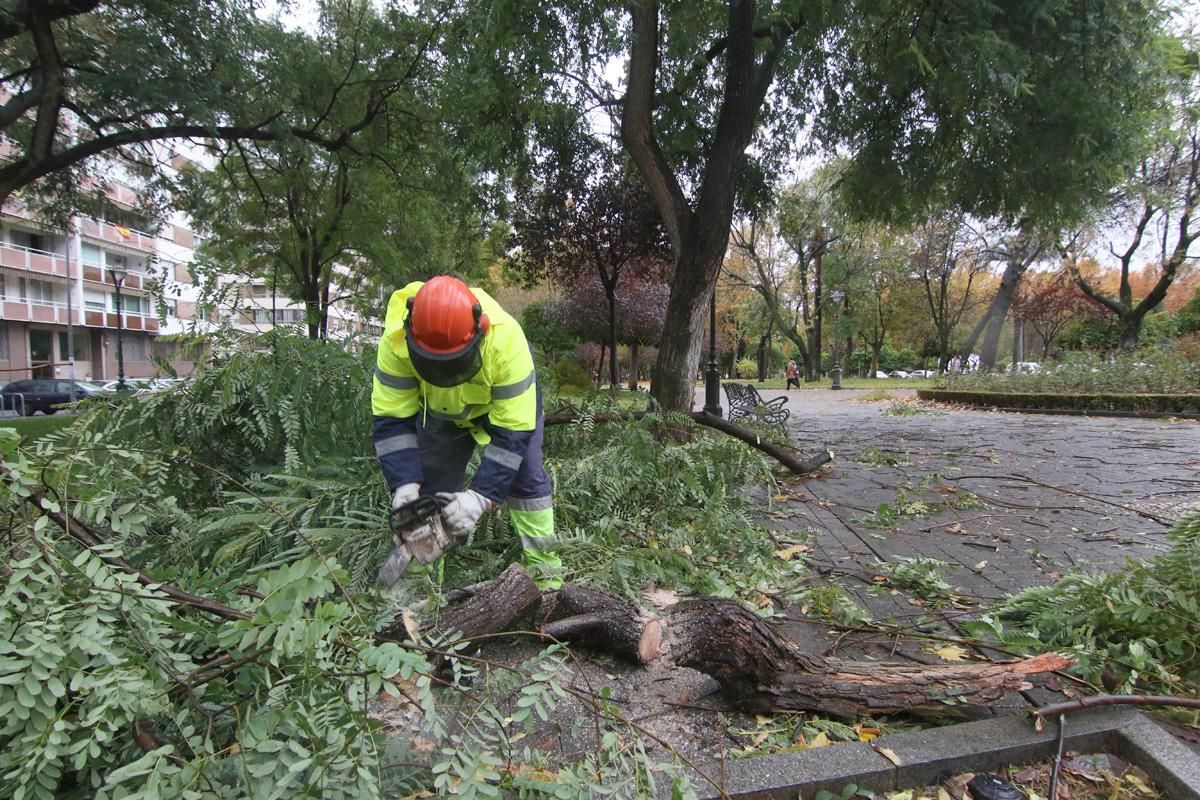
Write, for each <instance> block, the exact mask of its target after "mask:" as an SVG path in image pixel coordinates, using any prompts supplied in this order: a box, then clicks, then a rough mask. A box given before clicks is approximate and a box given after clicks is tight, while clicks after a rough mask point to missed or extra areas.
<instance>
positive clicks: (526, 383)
mask: <svg viewBox="0 0 1200 800" xmlns="http://www.w3.org/2000/svg"><path fill="white" fill-rule="evenodd" d="M422 285H423V284H422V283H421V282H413V283H410V284H408V285H407V286H405V287H404V288H403V289H400V290H398V291H396V292H393V293H392V297H391V300H390V301H389V302H388V309H387V317H386V319H385V321H384V328H383V337H382V338H381V339H380V341H379V351H378V356H377V358H376V362H375V379H374V382H373V386H372V390H371V409H372V412H373V413H374V415H375V424H374V439H375V454H376V456H377V457H378V458H379V466H380V468H381V469H382V470H383V474H384V477H385V478H386V479H387V482H388V486H389V487H390V488H392V489H395V488H396V487H398V486H401V485H403V484H405V483H420V482H421V479H422V471H421V459H420V451H419V449H418V447H417V415H418V414H422V413H424V414H430V415H432V416H436V417H441V418H442V419H447V420H451V421H453V422H454V423H455V424H457V425H459V426H460V427H463V428H466V429H467V430H469V431H470V432H471V435H472V436H473V437H474V438H475V440H476V441H477V442H478V443H479V444H482V445H484V451H483V459H482V460H481V462H480V465H479V470H478V471H477V472H476V473H475V477H474V479H473V480H472V481H471V488H472V489H474V490H475V491H477V492H479V493H480V494H482V495H484V496H485V497H489V498H491V499H492V500H495V501H496V502H503V501H504V499H505V497H507V496H508V490H509V487H510V486H511V485H512V482H513V478H514V477H515V476H516V474H517V469H518V468H519V467H520V466H521V462H522V461H523V460H524V458H525V451H526V450H527V449H528V447H529V440H530V438H531V437H532V436H533V431H534V428H535V427H536V425H537V413H538V411H537V388H536V385H535V384H536V376H535V375H534V370H533V356H532V355H531V354H530V352H529V344H528V342H526V340H525V333H524V331H522V330H521V326H520V325H519V324H518V323H517V321H516V320H515V319H513V318H512V316H511V315H509V313H508V312H506V311H505V310H504V309H503V308H501V307H500V304H499V303H497V302H496V301H495V300H493V299H492V297H491V296H490V295H488V294H487V292H484V291H483V290H482V289H475V288H472V289H471V291H472V292H473V293H474V294H475V297H476V298H477V299H478V300H479V305H480V306H482V308H483V313H484V314H486V315H487V317H488V320H489V323H490V327H489V329H488V332H487V334H486V335H485V336H484V337H483V342H482V343H481V344H480V353H481V357H482V361H483V367H482V368H481V369H480V370H479V372H478V373H477V374H476V375H475V376H474V377H472V378H471V380H470V381H468V382H467V383H463V384H460V385H458V386H452V387H450V388H443V387H440V386H434V385H433V384H430V383H427V382H425V381H423V380H421V378H420V376H418V375H417V373H416V371H415V370H414V369H413V366H412V361H411V360H410V359H409V357H408V344H407V342H406V341H405V338H404V320H405V318H406V317H407V316H408V299H409V298H410V297H412V296H414V295H415V294H416V293H417V290H418V289H420V288H421V286H422Z"/></svg>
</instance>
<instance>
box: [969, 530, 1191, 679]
mask: <svg viewBox="0 0 1200 800" xmlns="http://www.w3.org/2000/svg"><path fill="white" fill-rule="evenodd" d="M1169 537H1170V541H1171V548H1170V550H1168V551H1167V552H1166V553H1164V554H1163V555H1161V556H1159V557H1157V558H1155V559H1153V560H1151V561H1148V562H1136V561H1130V562H1128V563H1127V564H1126V566H1125V569H1124V570H1123V571H1121V572H1115V573H1105V574H1087V573H1071V574H1068V575H1066V576H1065V577H1063V578H1062V579H1061V580H1060V581H1058V582H1057V583H1056V584H1054V585H1053V586H1046V587H1038V588H1034V589H1028V590H1026V591H1024V592H1021V593H1020V594H1018V595H1016V596H1014V597H1012V598H1011V599H1009V600H1008V601H1007V602H1005V603H1004V604H1002V605H1001V606H1000V607H999V608H998V609H996V611H995V613H994V616H993V620H994V621H993V622H992V623H991V624H990V625H989V631H988V632H989V633H993V634H994V633H995V632H996V628H999V632H1000V634H1001V638H1003V639H1006V640H1007V641H1014V642H1020V643H1023V644H1024V645H1026V646H1031V645H1032V646H1036V647H1040V648H1044V649H1069V650H1070V651H1071V652H1072V654H1073V655H1074V656H1075V657H1076V658H1077V659H1078V660H1079V666H1078V669H1079V670H1080V671H1081V672H1082V673H1083V674H1085V675H1086V676H1088V677H1089V678H1091V679H1093V680H1098V679H1099V677H1100V675H1101V673H1102V672H1104V671H1105V669H1106V668H1108V669H1109V671H1110V674H1115V675H1116V676H1117V677H1118V679H1119V681H1120V682H1121V683H1122V685H1123V687H1124V689H1125V690H1126V691H1132V690H1134V689H1135V688H1137V687H1139V685H1143V686H1144V685H1149V686H1153V687H1160V688H1163V689H1164V690H1167V691H1172V692H1183V693H1194V692H1195V690H1196V686H1197V681H1200V509H1197V510H1193V511H1191V512H1189V513H1188V514H1186V515H1184V516H1183V517H1182V518H1180V519H1179V521H1178V522H1176V524H1175V525H1174V526H1173V527H1172V529H1171V531H1170V533H1169ZM1001 626H1003V627H1001Z"/></svg>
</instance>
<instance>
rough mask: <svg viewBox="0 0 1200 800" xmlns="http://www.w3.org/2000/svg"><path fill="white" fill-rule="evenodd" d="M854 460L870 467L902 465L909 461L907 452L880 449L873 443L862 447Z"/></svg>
mask: <svg viewBox="0 0 1200 800" xmlns="http://www.w3.org/2000/svg"><path fill="white" fill-rule="evenodd" d="M854 460H855V461H857V462H858V463H860V464H868V465H870V466H872V467H903V466H907V465H908V463H909V458H908V453H898V452H896V451H895V450H882V449H880V448H878V447H876V446H875V445H869V446H867V447H864V448H863V451H862V452H861V453H859V454H858V457H857V458H855V459H854Z"/></svg>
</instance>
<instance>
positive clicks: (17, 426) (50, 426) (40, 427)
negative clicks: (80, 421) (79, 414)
mask: <svg viewBox="0 0 1200 800" xmlns="http://www.w3.org/2000/svg"><path fill="white" fill-rule="evenodd" d="M74 421H75V415H74V414H55V415H54V416H52V417H47V416H44V415H43V416H40V417H6V418H4V419H0V428H13V429H14V430H16V432H17V433H18V434H20V435H21V436H22V437H23V438H26V439H29V440H31V441H33V440H37V439H40V438H42V437H43V436H45V435H47V434H49V433H53V432H54V431H57V430H59V429H61V428H65V427H67V426H68V425H70V424H71V423H72V422H74Z"/></svg>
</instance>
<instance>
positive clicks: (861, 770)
mask: <svg viewBox="0 0 1200 800" xmlns="http://www.w3.org/2000/svg"><path fill="white" fill-rule="evenodd" d="M1067 718H1068V721H1067V724H1066V727H1065V729H1064V730H1063V737H1062V738H1063V746H1064V750H1069V751H1073V752H1080V753H1099V752H1109V753H1113V754H1115V755H1118V756H1120V757H1122V758H1124V759H1125V760H1126V761H1129V762H1131V763H1133V764H1136V765H1137V766H1139V767H1141V768H1142V769H1143V770H1145V771H1146V773H1147V774H1148V775H1149V776H1150V778H1151V779H1152V780H1153V781H1154V782H1155V784H1156V785H1157V786H1158V788H1159V789H1161V790H1162V791H1163V792H1164V793H1165V796H1167V797H1171V798H1177V799H1178V800H1200V758H1197V757H1196V756H1195V755H1194V754H1192V753H1191V752H1190V751H1189V750H1188V749H1187V748H1185V747H1183V746H1182V745H1181V744H1180V743H1179V742H1177V741H1175V739H1174V738H1173V737H1171V736H1170V735H1169V734H1168V733H1166V732H1165V731H1163V730H1162V729H1161V728H1159V727H1158V726H1157V725H1155V724H1154V723H1153V722H1152V721H1151V720H1150V719H1148V718H1147V717H1145V716H1143V715H1142V714H1140V713H1138V712H1137V711H1135V710H1133V709H1132V708H1128V707H1110V708H1094V709H1088V710H1086V711H1080V712H1076V713H1072V714H1069V715H1067ZM1058 739H1059V730H1058V726H1057V724H1056V723H1055V722H1054V721H1047V723H1046V725H1045V726H1044V727H1043V728H1042V730H1040V731H1039V730H1037V728H1036V727H1035V726H1034V724H1033V721H1032V720H1031V719H1030V718H1029V717H1016V716H1009V717H1004V718H1000V719H993V720H987V721H983V722H972V723H963V724H959V725H952V726H947V727H942V728H930V729H927V730H922V731H915V732H912V733H902V734H896V735H894V736H885V737H883V738H881V739H877V740H875V742H872V743H871V744H861V743H860V744H843V745H834V746H833V747H831V748H822V749H819V750H804V751H800V752H798V753H786V754H781V755H775V756H760V757H757V758H748V759H743V760H740V761H733V762H730V763H727V764H723V765H711V766H709V767H708V768H707V769H706V770H705V774H707V775H708V776H710V777H714V776H715V777H716V780H717V782H718V783H719V784H720V786H719V788H716V787H713V786H712V785H711V784H709V783H702V781H703V779H702V778H700V777H699V776H694V777H693V780H694V781H696V782H697V784H696V785H697V789H698V791H697V793H698V794H699V795H700V796H701V797H706V798H708V797H712V798H715V797H732V798H754V800H758V799H759V798H763V799H764V800H765V799H766V798H780V799H781V800H782V798H788V799H789V800H790V799H791V798H795V797H797V796H798V795H799V796H804V797H811V796H813V795H814V794H815V793H816V792H819V791H821V790H826V791H830V792H833V793H835V794H838V793H840V792H841V791H842V789H843V788H844V787H846V786H847V785H849V784H855V785H857V786H859V787H860V788H865V789H869V790H871V791H874V792H876V793H882V792H890V791H896V790H900V789H908V788H917V787H923V786H932V785H936V784H937V783H938V782H940V781H942V780H944V779H946V778H949V777H951V776H953V775H957V774H960V773H963V772H977V773H978V772H992V771H996V770H998V769H1001V768H1003V767H1006V766H1010V765H1019V764H1030V763H1035V762H1037V761H1042V760H1045V759H1048V758H1053V757H1054V754H1055V753H1056V752H1057V750H1058Z"/></svg>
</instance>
